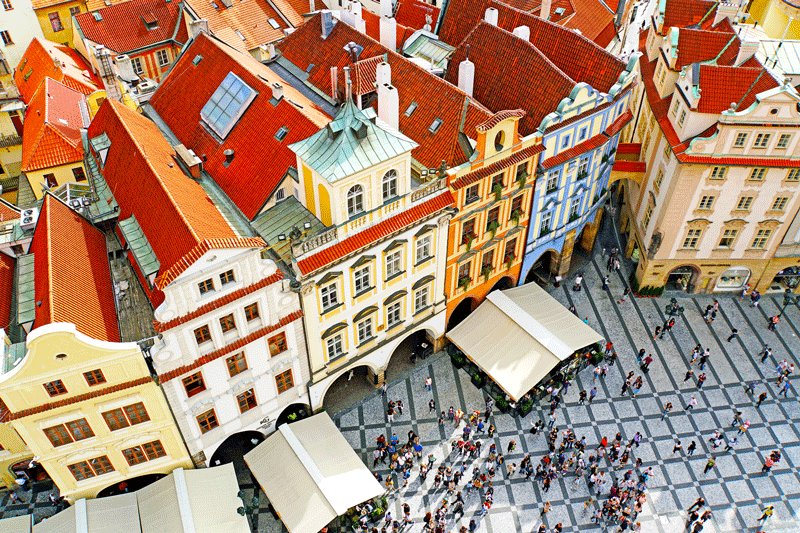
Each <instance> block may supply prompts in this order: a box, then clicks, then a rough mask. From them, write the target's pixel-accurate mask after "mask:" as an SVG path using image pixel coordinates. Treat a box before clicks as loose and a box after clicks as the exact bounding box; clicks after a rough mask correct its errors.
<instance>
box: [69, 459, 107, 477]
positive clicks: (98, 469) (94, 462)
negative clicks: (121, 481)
mask: <svg viewBox="0 0 800 533" xmlns="http://www.w3.org/2000/svg"><path fill="white" fill-rule="evenodd" d="M67 468H68V469H69V471H70V472H71V473H72V475H73V477H75V480H76V481H82V480H84V479H89V478H92V477H95V476H101V475H103V474H108V473H109V472H113V471H114V467H113V466H112V465H111V461H109V460H108V457H107V456H105V455H102V456H100V457H95V458H94V459H89V460H88V461H80V462H78V463H73V464H71V465H67Z"/></svg>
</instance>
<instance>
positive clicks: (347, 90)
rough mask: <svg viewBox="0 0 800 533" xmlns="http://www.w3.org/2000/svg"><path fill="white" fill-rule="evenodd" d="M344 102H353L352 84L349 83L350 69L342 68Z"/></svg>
mask: <svg viewBox="0 0 800 533" xmlns="http://www.w3.org/2000/svg"><path fill="white" fill-rule="evenodd" d="M342 70H344V101H345V102H349V101H352V100H353V82H352V81H350V67H344V69H342Z"/></svg>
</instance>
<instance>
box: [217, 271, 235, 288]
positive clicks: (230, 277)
mask: <svg viewBox="0 0 800 533" xmlns="http://www.w3.org/2000/svg"><path fill="white" fill-rule="evenodd" d="M219 283H220V285H221V286H222V287H224V286H225V285H229V284H231V283H236V275H235V274H234V273H233V269H230V270H226V271H225V272H222V273H221V274H220V275H219Z"/></svg>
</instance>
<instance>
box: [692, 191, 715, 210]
mask: <svg viewBox="0 0 800 533" xmlns="http://www.w3.org/2000/svg"><path fill="white" fill-rule="evenodd" d="M716 199H717V197H716V196H715V195H713V194H704V195H703V196H702V197H700V202H699V203H698V204H697V209H703V210H709V209H711V208H712V207H714V202H715V201H716Z"/></svg>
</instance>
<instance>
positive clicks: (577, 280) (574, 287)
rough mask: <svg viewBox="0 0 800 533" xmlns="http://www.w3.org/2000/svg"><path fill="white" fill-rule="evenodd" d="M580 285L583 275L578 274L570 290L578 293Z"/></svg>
mask: <svg viewBox="0 0 800 533" xmlns="http://www.w3.org/2000/svg"><path fill="white" fill-rule="evenodd" d="M582 284H583V274H582V273H580V272H579V273H578V275H577V276H575V284H574V285H573V286H572V290H573V291H575V292H580V290H581V285H582Z"/></svg>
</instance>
